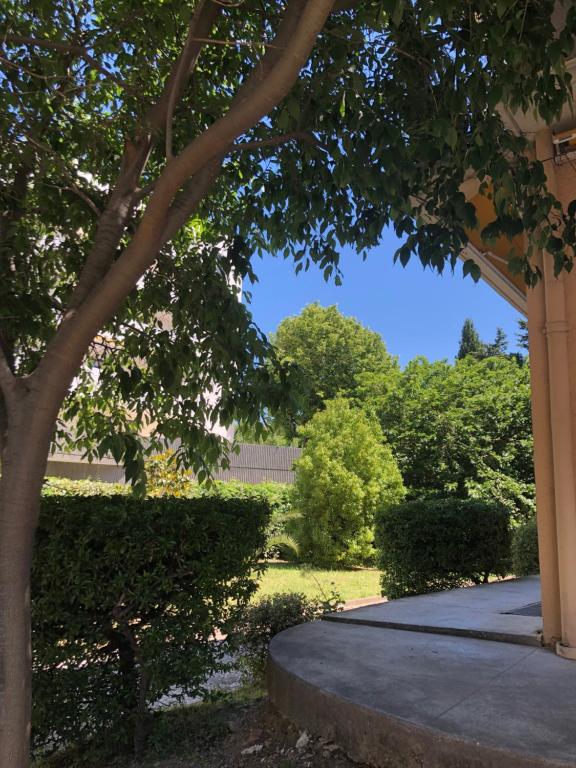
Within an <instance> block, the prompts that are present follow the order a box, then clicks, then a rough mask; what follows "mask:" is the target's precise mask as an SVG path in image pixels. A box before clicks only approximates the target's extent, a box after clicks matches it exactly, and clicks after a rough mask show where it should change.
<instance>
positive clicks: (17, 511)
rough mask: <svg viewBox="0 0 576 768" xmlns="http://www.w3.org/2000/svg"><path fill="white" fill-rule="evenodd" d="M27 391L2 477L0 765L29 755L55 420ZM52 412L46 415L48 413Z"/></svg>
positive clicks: (22, 765) (13, 420)
mask: <svg viewBox="0 0 576 768" xmlns="http://www.w3.org/2000/svg"><path fill="white" fill-rule="evenodd" d="M37 406H38V403H37V398H35V397H34V395H33V394H32V393H30V392H29V391H28V392H26V393H24V392H23V393H22V396H21V397H19V398H18V403H17V404H14V407H13V408H12V409H10V411H9V412H8V430H7V433H6V443H5V446H4V451H3V455H2V467H1V472H2V474H1V477H0V766H2V768H26V766H28V764H29V759H30V719H31V677H32V672H31V663H32V650H31V628H30V568H31V563H32V548H33V543H34V533H35V530H36V525H37V522H38V512H39V507H40V492H41V489H42V482H43V479H44V473H45V470H46V462H47V459H48V452H49V449H50V440H51V437H52V430H53V427H54V423H55V418H56V417H55V416H54V419H50V418H49V414H48V413H47V412H46V411H45V410H43V409H40V408H38V407H37ZM47 417H48V418H47Z"/></svg>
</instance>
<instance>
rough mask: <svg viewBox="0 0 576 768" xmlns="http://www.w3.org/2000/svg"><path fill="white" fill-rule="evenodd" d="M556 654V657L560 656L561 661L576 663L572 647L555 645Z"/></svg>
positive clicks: (575, 651) (575, 654)
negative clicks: (567, 660)
mask: <svg viewBox="0 0 576 768" xmlns="http://www.w3.org/2000/svg"><path fill="white" fill-rule="evenodd" d="M556 653H557V655H558V656H562V658H563V659H571V660H572V661H576V648H575V647H574V646H573V645H563V644H562V643H561V642H558V643H556Z"/></svg>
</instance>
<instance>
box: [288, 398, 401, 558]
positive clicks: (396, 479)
mask: <svg viewBox="0 0 576 768" xmlns="http://www.w3.org/2000/svg"><path fill="white" fill-rule="evenodd" d="M300 436H301V438H302V439H303V440H304V449H303V452H302V456H301V457H300V459H298V461H297V462H296V464H295V469H296V481H295V497H294V505H295V507H296V509H297V510H298V511H299V512H300V514H301V520H300V523H299V526H298V532H297V538H298V540H299V545H300V556H301V557H302V559H303V560H305V561H306V562H309V563H311V564H314V565H318V566H321V567H324V568H328V567H333V566H350V565H360V564H366V563H370V562H372V561H373V559H374V554H375V552H374V546H373V544H374V514H375V511H376V510H377V509H379V508H381V507H383V506H387V505H390V504H394V503H396V502H398V501H399V500H400V499H402V498H403V495H404V486H403V484H402V478H401V475H400V472H399V470H398V467H397V465H396V461H395V460H394V457H393V456H392V452H391V451H390V448H389V447H388V446H387V445H386V444H385V443H384V439H383V436H382V433H381V431H380V428H379V427H378V424H377V423H375V422H372V421H370V420H369V419H368V417H367V416H366V415H365V414H364V413H363V412H362V411H360V410H358V409H356V408H353V407H352V406H351V405H350V404H349V402H348V401H347V400H344V399H336V400H331V401H328V402H326V403H325V409H324V410H323V411H320V412H318V413H317V414H316V415H315V416H313V417H312V419H311V421H310V422H309V423H308V424H307V425H306V426H305V427H302V428H301V429H300Z"/></svg>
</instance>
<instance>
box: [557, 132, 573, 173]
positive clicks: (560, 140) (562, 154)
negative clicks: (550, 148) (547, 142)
mask: <svg viewBox="0 0 576 768" xmlns="http://www.w3.org/2000/svg"><path fill="white" fill-rule="evenodd" d="M552 141H553V142H554V162H555V163H556V164H557V165H562V163H569V162H572V161H573V160H576V129H572V130H570V131H563V132H562V133H556V134H554V136H553V138H552Z"/></svg>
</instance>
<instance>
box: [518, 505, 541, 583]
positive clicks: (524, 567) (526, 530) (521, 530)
mask: <svg viewBox="0 0 576 768" xmlns="http://www.w3.org/2000/svg"><path fill="white" fill-rule="evenodd" d="M512 572H513V573H515V574H516V576H531V575H532V574H534V573H540V562H539V560H538V528H537V526H536V518H531V519H530V520H527V521H526V522H525V523H522V524H521V525H519V526H518V527H517V528H515V529H514V535H513V537H512Z"/></svg>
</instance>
